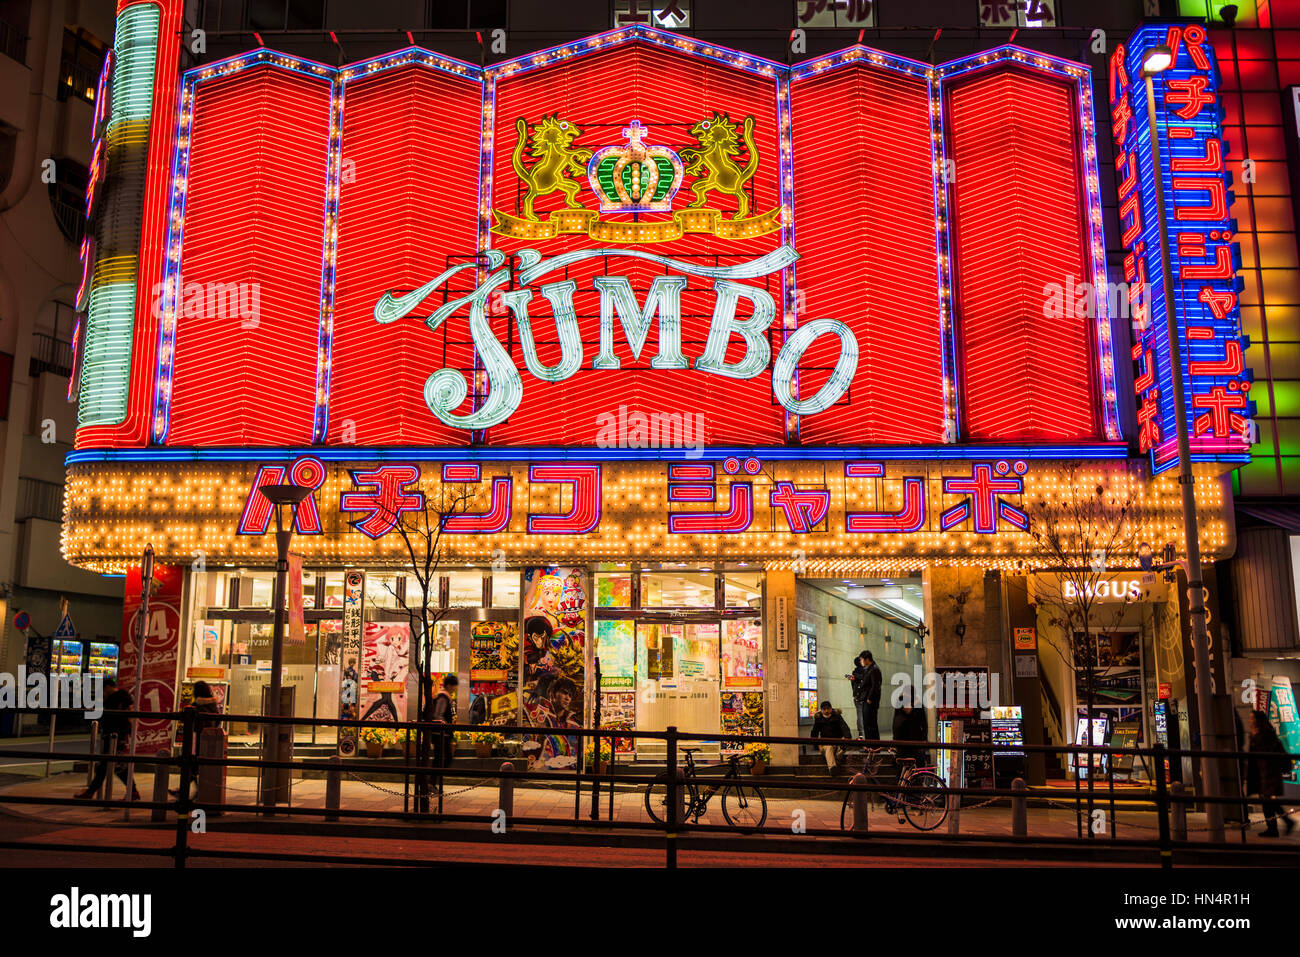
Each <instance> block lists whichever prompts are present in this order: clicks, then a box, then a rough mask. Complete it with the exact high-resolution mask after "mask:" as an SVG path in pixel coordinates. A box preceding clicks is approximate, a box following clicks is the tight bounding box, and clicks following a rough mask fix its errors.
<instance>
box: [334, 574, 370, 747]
mask: <svg viewBox="0 0 1300 957" xmlns="http://www.w3.org/2000/svg"><path fill="white" fill-rule="evenodd" d="M365 595H366V573H365V572H363V571H360V570H358V569H355V568H350V569H348V570H347V571H346V572H344V573H343V638H342V643H341V646H340V648H339V667H340V668H341V669H342V670H341V671H340V672H339V717H340V718H342V719H344V720H350V719H351V720H355V719H356V718H357V717H358V716H359V715H360V713H361V712H360V702H361V687H360V680H359V672H358V669H359V668H360V666H361V625H362V621H363V620H364V618H363V612H364V605H363V603H364V601H365ZM356 752H357V729H356V728H339V754H341V755H343V756H344V757H347V756H348V755H352V754H356Z"/></svg>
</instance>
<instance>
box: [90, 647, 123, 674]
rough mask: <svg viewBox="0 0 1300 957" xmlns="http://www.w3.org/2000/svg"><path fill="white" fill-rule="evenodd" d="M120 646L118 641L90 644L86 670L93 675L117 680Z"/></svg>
mask: <svg viewBox="0 0 1300 957" xmlns="http://www.w3.org/2000/svg"><path fill="white" fill-rule="evenodd" d="M117 658H118V644H117V642H116V641H92V642H90V655H89V656H88V657H87V659H86V670H87V671H88V672H90V673H91V674H92V675H103V676H104V677H105V678H112V679H113V680H115V681H116V680H117Z"/></svg>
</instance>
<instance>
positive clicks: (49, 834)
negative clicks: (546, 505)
mask: <svg viewBox="0 0 1300 957" xmlns="http://www.w3.org/2000/svg"><path fill="white" fill-rule="evenodd" d="M173 840H174V834H173V832H172V831H171V830H170V829H157V828H147V827H124V826H113V827H91V826H84V825H83V826H64V825H58V824H46V823H43V822H40V821H33V820H30V819H23V818H15V817H10V816H8V815H0V841H21V842H48V843H53V844H59V845H66V846H67V848H68V849H67V850H66V851H64V850H54V851H47V850H37V849H33V850H30V851H29V850H22V849H17V850H15V849H10V848H0V866H2V867H131V868H151V867H153V868H157V867H163V868H170V867H171V866H172V859H171V857H170V856H160V855H151V854H148V853H131V852H130V850H131V849H139V850H140V851H144V850H146V849H155V850H166V849H170V847H171V846H172V842H173ZM191 842H192V846H193V847H194V848H195V849H196V850H200V851H203V850H206V851H216V852H245V853H247V852H254V853H259V854H261V853H268V852H270V853H285V854H305V855H311V856H314V857H329V856H333V855H338V856H348V857H357V858H362V859H363V860H365V861H369V862H372V863H373V864H374V865H377V866H384V867H388V866H392V865H394V864H407V863H410V862H414V861H418V862H420V863H422V864H431V865H435V866H436V865H450V866H456V865H470V866H482V865H489V866H491V865H510V866H521V865H524V866H528V865H532V866H556V865H559V866H568V867H648V868H649V867H653V868H659V867H663V866H664V851H663V850H662V849H661V848H636V847H593V846H590V845H588V844H583V845H581V846H578V845H567V844H558V845H557V844H545V845H529V844H501V843H496V842H468V841H466V842H462V841H445V842H443V841H426V840H402V839H392V838H367V837H328V836H322V835H318V834H311V835H308V834H273V835H272V834H266V833H238V832H209V833H207V834H199V835H192V836H191ZM109 844H111V845H114V846H118V847H123V848H127V849H128V850H127V852H126V853H112V854H99V853H91V852H88V851H86V850H85V848H86V847H88V846H90V847H93V846H105V845H109ZM310 864H311V862H291V861H275V860H270V861H268V860H258V861H255V862H249V861H246V860H241V859H237V858H224V857H222V858H208V857H201V856H198V857H194V858H192V859H191V860H190V862H189V866H190V867H200V868H211V867H248V866H257V867H267V866H271V867H295V866H310ZM1080 864H1081V862H1079V861H1077V860H1075V861H1041V860H1035V861H993V860H989V859H978V858H942V857H926V858H924V859H921V860H918V859H917V858H913V857H899V856H870V857H850V856H845V855H843V854H826V855H817V854H812V855H810V854H782V853H763V854H754V853H753V852H752V851H743V852H727V851H718V850H708V851H702V850H701V851H695V850H688V849H683V850H682V851H681V852H680V853H679V854H678V865H679V866H681V867H737V866H746V867H754V866H759V867H805V868H806V867H837V868H855V867H882V866H884V867H900V866H917V865H921V866H926V867H988V866H990V865H992V866H997V867H1016V868H1018V867H1067V866H1068V867H1078V866H1080ZM358 866H364V865H358ZM1083 866H1087V864H1086V863H1084V864H1083ZM1106 866H1115V865H1106ZM1121 866H1122V865H1121ZM1134 866H1144V865H1134Z"/></svg>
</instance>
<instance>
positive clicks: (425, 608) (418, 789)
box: [384, 483, 475, 813]
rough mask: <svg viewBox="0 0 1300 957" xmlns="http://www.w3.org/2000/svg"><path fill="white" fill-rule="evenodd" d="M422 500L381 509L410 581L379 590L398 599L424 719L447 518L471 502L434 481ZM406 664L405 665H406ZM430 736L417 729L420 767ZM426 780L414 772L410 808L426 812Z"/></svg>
mask: <svg viewBox="0 0 1300 957" xmlns="http://www.w3.org/2000/svg"><path fill="white" fill-rule="evenodd" d="M419 491H420V492H422V493H423V504H422V506H421V507H418V508H414V509H407V510H403V511H399V512H397V513H396V514H392V513H391V512H386V513H385V515H386V517H390V519H391V521H392V523H393V533H394V534H396V535H397V536H398V537H399V538H400V539H401V541H402V546H403V548H402V551H403V556H402V557H403V571H404V572H405V573H406V574H407V575H409V577H410V578H411V579H414V583H415V589H414V591H413V590H412V589H411V588H410V587H409V586H408V587H406V588H395V587H393V584H392V583H391V582H387V581H386V582H384V589H385V591H387V592H388V593H389V594H390V595H391V596H392V597H393V598H394V600H395V601H396V602H397V606H398V607H399V608H400V609H401V610H402V611H403V612H404V613H405V614H406V617H407V621H408V623H409V625H410V629H411V647H412V649H414V650H415V654H414V656H413V659H414V660H413V662H412V664H413V665H414V667H415V670H416V673H417V675H418V678H419V680H418V681H417V691H416V705H417V706H416V715H417V717H418V719H419V720H424V718H425V715H427V714H428V713H429V709H430V707H431V706H432V703H433V697H434V696H435V694H436V693H437V691H436V689H435V688H434V687H433V677H432V669H431V667H430V664H431V661H432V658H433V651H434V642H435V638H436V632H437V626H438V622H439V621H441V620H442V619H443V617H444V616H446V614H447V612H448V609H447V608H444V607H442V606H441V605H440V604H439V602H438V586H439V579H440V578H441V575H440V574H439V572H440V570H441V569H442V568H443V567H444V566H445V565H446V564H447V554H446V542H445V541H444V539H443V536H444V535H446V534H447V531H446V524H447V519H448V518H450V517H451V516H453V515H458V514H463V513H464V512H466V511H468V509H469V506H470V505H471V504H472V503H473V500H474V497H475V495H474V487H473V486H460V485H457V486H450V487H449V486H447V485H443V484H441V483H440V484H439V485H438V486H437V488H436V491H434V490H430V489H429V488H427V487H425V486H423V485H421V487H420V489H419ZM410 666H411V665H408V667H410ZM432 746H433V734H432V733H430V732H428V731H426V730H425V729H423V728H421V729H419V730H418V731H417V732H416V746H415V753H416V759H415V760H416V764H417V765H418V766H419V767H421V768H425V767H428V766H429V764H430V759H431V757H432ZM430 784H431V779H430V776H429V775H428V774H423V773H421V774H418V775H416V779H415V805H414V806H415V809H416V811H418V812H425V813H427V812H428V810H429V795H430V790H431V788H430Z"/></svg>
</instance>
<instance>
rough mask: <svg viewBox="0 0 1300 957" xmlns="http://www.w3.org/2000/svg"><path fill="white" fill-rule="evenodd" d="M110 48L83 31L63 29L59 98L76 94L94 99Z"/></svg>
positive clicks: (75, 95) (92, 100)
mask: <svg viewBox="0 0 1300 957" xmlns="http://www.w3.org/2000/svg"><path fill="white" fill-rule="evenodd" d="M107 52H108V47H106V46H105V45H104V44H102V43H100V42H99V41H98V40H96V39H95V38H94V37H92V36H91V35H90V34H88V33H85V32H83V31H81V30H71V29H65V30H64V31H63V55H62V57H61V59H60V61H59V99H60V100H61V101H64V100H67V99H68V98H70V97H76V98H77V99H78V100H85V101H86V102H87V103H94V102H95V90H96V88H97V87H98V86H99V74H100V73H101V72H103V69H104V57H105V55H106V54H107Z"/></svg>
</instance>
